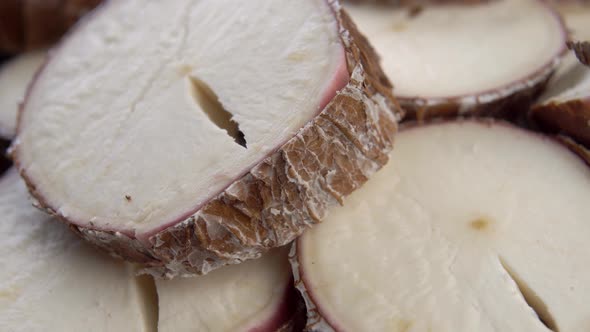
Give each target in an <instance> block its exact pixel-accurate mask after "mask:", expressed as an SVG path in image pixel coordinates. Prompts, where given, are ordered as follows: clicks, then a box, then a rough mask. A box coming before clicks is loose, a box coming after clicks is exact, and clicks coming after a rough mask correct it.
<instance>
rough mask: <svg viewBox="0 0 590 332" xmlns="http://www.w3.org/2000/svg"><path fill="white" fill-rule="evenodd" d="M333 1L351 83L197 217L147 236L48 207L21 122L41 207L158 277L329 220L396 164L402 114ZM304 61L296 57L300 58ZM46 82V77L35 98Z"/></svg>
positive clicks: (263, 246)
mask: <svg viewBox="0 0 590 332" xmlns="http://www.w3.org/2000/svg"><path fill="white" fill-rule="evenodd" d="M318 3H320V2H318ZM324 5H329V7H330V10H331V11H333V15H334V20H335V21H336V23H337V25H338V35H339V42H340V43H341V44H342V47H343V48H344V56H345V67H346V68H345V69H344V70H345V71H346V72H347V76H348V77H347V80H348V82H347V83H344V82H343V83H344V84H343V85H344V87H343V88H341V89H340V90H339V91H337V92H335V91H334V93H335V96H334V97H333V98H331V99H330V100H326V103H325V104H327V106H325V108H324V109H323V110H321V111H320V112H319V114H317V116H315V117H313V118H312V119H310V121H309V122H308V123H307V124H305V125H304V126H303V127H302V128H301V129H300V130H298V131H297V133H296V134H295V135H294V136H293V137H292V138H290V139H288V140H287V141H286V142H285V143H284V144H282V145H281V146H279V147H278V148H276V149H274V150H273V152H272V153H269V154H268V155H267V156H266V157H265V158H264V159H263V160H262V161H261V162H259V163H258V164H256V165H255V166H254V167H252V168H251V169H249V170H248V171H247V172H246V174H245V175H243V176H241V177H239V178H238V179H237V180H235V181H233V182H229V183H228V186H227V187H226V188H224V189H223V190H222V191H221V193H219V194H216V195H214V196H212V197H211V199H210V200H208V201H207V202H205V203H204V204H203V205H202V206H200V207H198V209H197V211H193V212H190V213H187V214H185V215H184V216H183V217H182V219H180V220H178V221H176V222H172V223H166V224H165V225H164V222H162V224H163V225H164V227H162V228H160V229H154V231H149V232H145V233H141V234H140V233H134V232H132V231H129V230H118V229H112V228H110V227H104V226H101V225H97V224H96V223H93V221H92V220H83V221H79V220H75V219H72V216H71V215H70V214H68V213H67V212H64V211H63V210H60V208H58V207H57V206H55V205H53V204H49V203H48V200H47V197H45V196H44V195H43V194H42V190H43V189H42V188H41V187H40V186H38V184H37V183H36V181H35V179H33V178H31V176H30V172H28V171H27V168H26V165H25V164H23V158H22V152H23V145H22V141H21V140H20V138H21V135H22V136H24V135H23V132H24V129H23V128H24V126H23V125H24V120H23V116H21V118H20V123H19V139H18V140H17V141H16V142H15V144H14V151H15V154H14V156H15V160H16V164H17V165H18V167H19V170H20V172H21V175H22V176H23V177H24V178H25V179H26V181H27V183H28V185H29V189H30V191H31V193H32V194H33V196H34V197H35V198H36V199H37V200H38V204H39V205H40V206H41V207H42V208H44V209H45V210H46V211H48V212H49V213H51V214H54V215H56V216H57V217H58V218H60V219H61V220H62V221H64V222H66V223H68V224H70V225H71V228H72V230H74V231H75V232H76V233H77V234H78V235H80V236H81V237H83V238H84V239H86V240H88V241H89V242H91V243H93V244H95V245H96V246H98V247H100V248H102V249H104V250H106V251H108V252H110V253H111V254H112V255H115V256H118V257H121V258H124V259H126V260H130V261H134V262H138V263H141V264H143V265H144V266H145V267H146V268H145V270H144V272H147V273H150V274H152V275H155V276H157V277H173V276H177V275H182V276H187V275H193V274H206V273H207V272H209V271H211V270H213V269H215V268H218V267H220V266H223V265H226V264H232V263H239V262H241V261H243V260H246V259H252V258H257V257H258V256H259V255H260V254H261V253H262V252H265V251H267V250H269V249H271V248H274V247H279V246H282V245H285V244H287V243H289V242H290V241H292V240H293V239H294V238H296V237H297V236H298V235H300V234H301V233H302V232H303V230H304V229H306V228H307V227H309V226H311V225H313V224H315V223H318V222H319V221H321V219H322V218H323V217H324V216H325V215H326V212H327V210H328V209H329V208H330V206H332V205H335V204H338V203H340V202H341V201H342V199H343V198H344V197H345V196H347V195H348V194H350V193H351V192H352V191H354V190H355V189H357V188H358V187H360V186H361V185H362V184H363V183H364V182H365V181H366V180H367V179H368V177H369V176H370V175H371V174H373V173H374V172H375V171H377V170H378V169H379V168H381V167H382V166H383V165H384V164H385V163H386V162H387V160H388V157H387V155H388V152H389V151H390V150H391V149H392V143H393V136H394V134H395V132H396V129H397V121H398V117H399V109H398V107H397V105H396V103H395V100H394V99H393V97H392V95H391V85H390V83H389V81H388V80H387V78H386V77H385V75H384V74H383V72H382V71H381V68H380V67H379V65H378V61H377V56H376V55H375V53H374V51H373V49H372V48H371V46H370V45H369V44H368V42H367V40H366V39H365V38H364V37H363V36H362V35H361V34H360V33H358V32H357V30H356V27H355V25H354V24H353V23H352V22H351V20H350V19H349V17H348V16H347V15H346V14H345V13H344V12H343V11H341V9H340V5H339V3H338V2H337V1H328V2H327V4H326V3H324ZM74 36H75V34H74ZM58 53H59V51H58ZM300 57H301V56H300V55H298V54H295V55H293V58H294V59H295V60H297V59H299V58H300ZM48 67H51V60H50V62H49V65H48ZM43 75H44V74H43V73H42V74H41V75H40V77H41V78H42V77H43ZM38 85H39V79H38V80H37V81H36V83H35V85H34V86H33V87H32V89H31V90H30V92H29V100H30V99H31V94H34V92H35V89H36V88H38V87H37V86H38ZM328 94H330V92H328ZM222 101H223V100H222ZM26 112H27V105H25V106H24V108H23V113H24V114H26ZM23 113H21V115H22V114H23ZM246 139H248V133H246ZM248 148H250V145H248ZM44 189H47V188H44ZM125 199H126V200H127V202H129V204H133V203H134V202H135V197H132V195H125Z"/></svg>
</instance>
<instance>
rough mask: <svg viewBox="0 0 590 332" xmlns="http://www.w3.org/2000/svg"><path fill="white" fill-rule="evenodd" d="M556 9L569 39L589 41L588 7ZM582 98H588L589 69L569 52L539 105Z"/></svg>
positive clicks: (589, 84) (561, 7)
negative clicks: (563, 21) (569, 36)
mask: <svg viewBox="0 0 590 332" xmlns="http://www.w3.org/2000/svg"><path fill="white" fill-rule="evenodd" d="M558 8H559V11H560V13H561V15H562V17H563V19H564V20H565V23H566V25H567V27H568V30H569V31H570V33H571V38H574V39H582V40H584V39H590V6H576V5H569V6H560V7H558ZM582 98H590V69H589V68H588V67H586V66H584V65H583V64H581V63H580V61H579V60H578V59H577V58H576V56H575V54H573V52H571V51H570V52H569V53H568V54H567V55H566V57H565V58H564V60H563V62H562V64H561V65H560V66H559V69H558V70H557V72H556V73H555V75H554V77H553V78H552V79H551V80H550V81H549V84H548V87H547V90H546V91H545V92H544V93H543V95H542V96H541V97H540V98H539V103H541V104H543V103H548V102H556V103H561V102H566V101H569V100H574V99H582Z"/></svg>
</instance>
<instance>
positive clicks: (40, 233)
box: [0, 169, 156, 332]
mask: <svg viewBox="0 0 590 332" xmlns="http://www.w3.org/2000/svg"><path fill="white" fill-rule="evenodd" d="M0 215H1V216H2V222H0V235H1V236H2V238H3V240H2V249H1V250H2V256H3V258H2V261H1V262H0V330H1V331H11V332H20V331H22V332H37V331H38V332H41V331H97V332H98V331H137V332H144V331H146V332H148V331H154V329H153V328H154V327H155V324H153V322H152V318H151V317H150V315H151V311H150V310H148V308H149V306H150V304H149V303H146V301H147V300H148V299H147V298H146V297H145V293H144V291H143V289H142V287H141V285H140V280H139V279H138V278H137V277H135V272H136V270H135V269H134V268H133V267H132V266H131V265H130V264H127V263H123V262H120V261H113V260H112V259H111V258H110V257H108V256H106V255H103V254H101V253H98V252H96V251H95V250H94V249H93V248H92V247H90V246H88V245H87V244H86V243H84V242H83V241H81V240H80V239H78V238H77V237H75V236H74V235H73V234H71V232H70V231H69V230H67V228H66V227H64V226H63V225H61V224H59V223H58V222H57V221H55V220H50V218H49V217H47V216H46V215H45V214H43V213H42V212H40V211H38V210H36V209H35V208H33V207H32V206H31V203H30V201H29V200H28V197H27V189H26V186H25V185H24V183H23V182H22V180H21V178H20V177H19V176H18V172H17V171H16V170H14V169H12V170H10V171H8V173H6V174H5V175H3V176H2V178H0ZM153 305H156V304H155V303H154V304H153Z"/></svg>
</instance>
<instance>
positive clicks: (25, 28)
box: [0, 0, 101, 53]
mask: <svg viewBox="0 0 590 332" xmlns="http://www.w3.org/2000/svg"><path fill="white" fill-rule="evenodd" d="M100 2H101V0H3V1H1V2H0V52H10V53H14V52H21V51H25V50H32V49H39V48H43V47H46V46H50V45H51V44H53V43H55V42H56V41H57V40H58V39H59V38H60V37H61V36H62V35H63V34H64V33H65V32H66V31H67V30H68V28H69V27H70V26H72V25H73V24H74V23H75V22H76V21H77V20H78V19H79V18H80V17H82V16H83V15H84V14H86V13H87V12H88V11H89V10H91V9H93V8H94V7H96V6H97V5H98V4H99V3H100Z"/></svg>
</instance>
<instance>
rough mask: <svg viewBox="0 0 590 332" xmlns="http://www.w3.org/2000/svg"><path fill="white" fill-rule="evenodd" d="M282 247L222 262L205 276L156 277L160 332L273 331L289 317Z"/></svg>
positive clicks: (290, 291)
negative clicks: (244, 259)
mask: <svg viewBox="0 0 590 332" xmlns="http://www.w3.org/2000/svg"><path fill="white" fill-rule="evenodd" d="M292 282H293V276H292V275H291V269H290V267H289V262H288V259H287V251H286V250H285V249H278V250H276V251H272V252H270V253H268V254H265V255H263V256H262V258H259V259H256V260H251V261H247V262H244V263H242V264H238V265H233V266H227V267H224V268H221V269H219V270H216V271H214V272H211V273H209V274H208V275H206V276H198V277H193V278H177V279H174V280H157V281H156V286H157V288H158V297H159V302H160V309H159V312H160V314H159V315H160V319H159V322H158V330H159V331H160V332H168V331H169V332H182V331H187V332H188V331H214V332H223V331H259V332H274V331H277V330H279V329H280V328H281V326H285V325H286V324H288V323H289V321H290V320H291V319H292V318H293V315H294V313H295V312H294V311H295V309H296V306H295V305H294V303H293V300H294V299H293V296H294V293H293V292H294V291H295V290H294V289H293V283H292Z"/></svg>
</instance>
